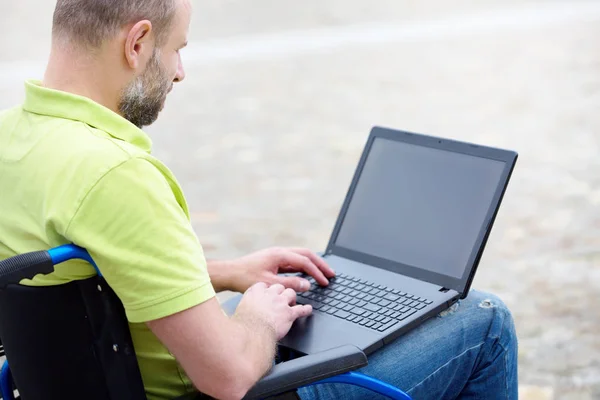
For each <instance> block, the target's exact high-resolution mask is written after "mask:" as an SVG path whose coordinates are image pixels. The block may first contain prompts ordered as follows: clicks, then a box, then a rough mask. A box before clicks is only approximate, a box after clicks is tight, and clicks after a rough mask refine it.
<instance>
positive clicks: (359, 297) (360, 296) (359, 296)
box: [356, 293, 367, 299]
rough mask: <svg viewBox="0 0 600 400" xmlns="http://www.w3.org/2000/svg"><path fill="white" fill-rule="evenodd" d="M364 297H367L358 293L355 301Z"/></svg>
mask: <svg viewBox="0 0 600 400" xmlns="http://www.w3.org/2000/svg"><path fill="white" fill-rule="evenodd" d="M366 296H367V294H366V293H359V294H358V295H357V296H356V298H357V299H364V298H365V297H366Z"/></svg>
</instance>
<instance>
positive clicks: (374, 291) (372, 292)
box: [367, 287, 379, 295]
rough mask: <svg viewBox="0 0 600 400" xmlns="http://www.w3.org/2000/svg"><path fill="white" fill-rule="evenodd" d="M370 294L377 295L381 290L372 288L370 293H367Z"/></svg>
mask: <svg viewBox="0 0 600 400" xmlns="http://www.w3.org/2000/svg"><path fill="white" fill-rule="evenodd" d="M367 293H368V294H373V295H374V294H375V293H379V289H377V288H376V287H372V288H371V289H370V290H369V291H367Z"/></svg>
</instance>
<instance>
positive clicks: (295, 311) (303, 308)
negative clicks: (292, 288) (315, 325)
mask: <svg viewBox="0 0 600 400" xmlns="http://www.w3.org/2000/svg"><path fill="white" fill-rule="evenodd" d="M310 314H312V306H311V305H308V304H305V305H300V304H299V305H297V306H294V307H292V315H293V318H294V320H296V319H298V318H302V317H308V316H309V315H310Z"/></svg>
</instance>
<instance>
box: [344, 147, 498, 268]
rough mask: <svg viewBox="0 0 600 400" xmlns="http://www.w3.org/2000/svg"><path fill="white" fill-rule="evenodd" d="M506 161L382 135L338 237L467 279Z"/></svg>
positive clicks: (376, 252) (381, 254)
mask: <svg viewBox="0 0 600 400" xmlns="http://www.w3.org/2000/svg"><path fill="white" fill-rule="evenodd" d="M504 169H505V162H503V161H498V160H493V159H488V158H483V157H477V156H472V155H468V154H463V153H458V152H451V151H447V150H443V149H438V148H432V147H425V146H419V145H414V144H410V143H405V142H401V141H395V140H390V139H386V138H382V137H376V138H375V139H374V142H373V144H372V147H371V149H370V152H369V154H368V156H367V159H366V162H365V164H364V167H363V170H362V172H361V175H360V177H359V178H358V181H357V184H356V188H355V191H354V193H353V196H352V198H351V199H350V203H349V204H348V209H347V212H346V214H345V216H344V219H343V222H342V223H341V226H340V230H339V232H338V235H337V238H336V240H335V244H336V245H337V246H341V247H344V248H346V249H349V250H353V251H357V252H361V253H364V254H367V255H371V256H376V257H379V258H383V259H387V260H390V261H393V262H397V263H401V264H404V265H407V266H411V267H414V268H418V269H425V270H428V271H430V272H433V273H437V274H441V275H445V276H449V277H452V278H458V279H461V278H462V277H463V275H464V273H465V271H466V270H467V267H468V265H467V264H468V262H469V258H470V256H471V254H472V253H473V249H474V246H475V244H476V241H477V238H478V236H479V235H480V232H481V229H482V227H483V224H484V223H485V221H486V216H487V214H488V212H489V209H490V206H491V204H492V200H493V198H494V195H495V193H496V190H497V189H498V185H499V183H500V179H501V178H502V174H503V171H504Z"/></svg>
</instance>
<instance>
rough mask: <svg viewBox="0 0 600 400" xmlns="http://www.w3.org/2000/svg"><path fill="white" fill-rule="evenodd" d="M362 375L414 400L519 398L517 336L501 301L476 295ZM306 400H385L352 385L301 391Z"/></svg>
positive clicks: (389, 350)
mask: <svg viewBox="0 0 600 400" xmlns="http://www.w3.org/2000/svg"><path fill="white" fill-rule="evenodd" d="M360 372H362V373H364V374H366V375H369V376H372V377H374V378H377V379H380V380H382V381H384V382H387V383H389V384H391V385H394V386H396V387H398V388H400V389H402V390H403V391H405V392H406V393H408V394H409V395H410V396H411V397H412V398H413V399H414V400H420V399H436V400H437V399H456V398H459V399H484V400H487V399H505V400H506V399H517V389H518V387H517V337H516V333H515V327H514V323H513V320H512V316H511V314H510V312H509V310H508V309H507V308H506V306H505V305H504V303H503V302H502V301H501V300H500V299H498V298H497V297H495V296H493V295H490V294H486V293H481V292H477V291H472V292H471V293H469V295H468V296H467V298H466V299H464V300H460V301H459V303H457V304H455V305H453V306H452V307H451V308H450V309H449V310H446V311H444V312H442V313H441V314H440V315H438V316H437V317H436V318H432V319H430V320H428V321H427V322H425V323H424V324H422V325H420V326H419V327H418V328H416V329H414V330H412V331H410V332H409V333H407V334H406V335H404V336H402V337H400V338H398V339H397V340H395V341H394V342H392V343H390V344H389V345H387V346H385V347H383V348H382V349H380V350H378V351H377V352H375V353H373V354H372V355H371V356H370V357H369V365H367V366H366V367H364V368H362V370H360ZM298 394H299V395H300V397H301V398H302V399H303V400H304V399H319V400H329V399H332V400H333V399H381V398H385V397H383V396H378V395H376V394H374V393H372V392H370V391H367V390H365V389H362V388H358V387H355V386H350V385H342V384H322V385H315V386H310V387H308V388H302V389H300V390H299V391H298Z"/></svg>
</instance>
